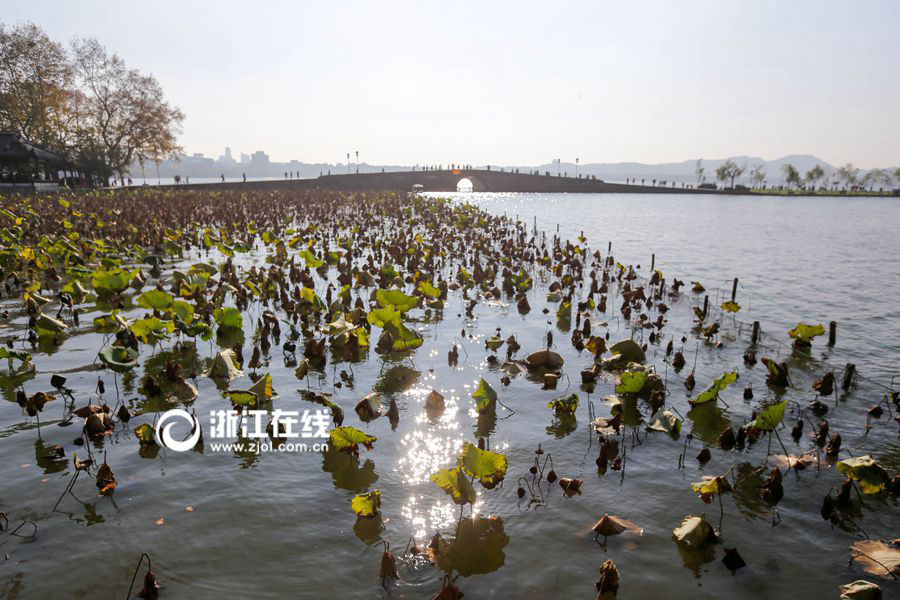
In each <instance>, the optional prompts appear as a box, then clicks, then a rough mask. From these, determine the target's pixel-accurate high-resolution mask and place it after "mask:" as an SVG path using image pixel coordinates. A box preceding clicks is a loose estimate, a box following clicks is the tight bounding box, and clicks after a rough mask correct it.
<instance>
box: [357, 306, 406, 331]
mask: <svg viewBox="0 0 900 600" xmlns="http://www.w3.org/2000/svg"><path fill="white" fill-rule="evenodd" d="M402 318H403V313H401V312H400V311H398V310H397V309H396V308H394V307H393V306H387V307H385V308H376V309H375V310H371V311H369V314H367V315H366V321H368V322H369V325H375V326H376V327H384V326H385V325H387V324H388V323H396V324H399V323H400V321H401V319H402Z"/></svg>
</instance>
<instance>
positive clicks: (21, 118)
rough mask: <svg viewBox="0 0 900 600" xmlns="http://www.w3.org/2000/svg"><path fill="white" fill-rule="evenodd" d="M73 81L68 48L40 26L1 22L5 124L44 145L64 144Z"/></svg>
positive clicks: (0, 97) (0, 96) (0, 108)
mask: <svg viewBox="0 0 900 600" xmlns="http://www.w3.org/2000/svg"><path fill="white" fill-rule="evenodd" d="M72 80H73V77H72V65H71V63H70V61H69V57H68V56H67V54H66V51H65V48H64V47H63V46H62V45H60V44H58V43H56V42H54V41H53V40H51V39H50V38H49V37H47V34H45V33H44V31H43V30H42V29H41V28H40V27H38V26H37V25H35V24H34V23H24V24H22V25H17V26H16V27H14V28H11V29H7V27H6V26H4V25H3V24H0V128H2V129H11V130H15V131H18V132H19V133H21V134H22V135H23V136H24V137H25V138H26V139H28V140H29V141H32V142H35V143H37V144H40V145H42V146H48V147H50V148H55V149H61V148H64V147H65V145H66V143H67V141H68V139H67V138H68V135H69V133H70V128H69V126H70V117H71V114H70V106H69V103H70V99H71V86H72V82H73V81H72Z"/></svg>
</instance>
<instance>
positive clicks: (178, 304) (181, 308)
mask: <svg viewBox="0 0 900 600" xmlns="http://www.w3.org/2000/svg"><path fill="white" fill-rule="evenodd" d="M172 312H174V313H175V315H176V316H177V317H178V318H179V319H181V321H182V322H183V323H185V324H188V323H190V322H191V321H193V320H194V305H193V304H189V303H187V302H185V301H184V300H175V302H173V303H172ZM204 324H205V323H204Z"/></svg>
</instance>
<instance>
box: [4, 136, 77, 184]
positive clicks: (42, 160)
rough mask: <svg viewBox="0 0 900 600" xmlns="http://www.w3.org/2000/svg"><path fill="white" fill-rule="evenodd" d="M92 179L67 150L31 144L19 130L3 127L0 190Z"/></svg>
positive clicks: (75, 182) (73, 182)
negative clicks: (61, 150) (50, 148)
mask: <svg viewBox="0 0 900 600" xmlns="http://www.w3.org/2000/svg"><path fill="white" fill-rule="evenodd" d="M92 180H93V178H92V177H91V175H90V174H88V173H85V172H84V170H83V169H81V168H79V166H78V165H77V164H76V163H75V161H73V160H72V159H71V158H70V157H69V156H68V155H67V154H62V153H59V152H54V151H52V150H48V149H46V148H43V147H41V146H38V145H37V144H32V143H31V142H29V141H28V140H26V139H25V138H24V137H22V135H21V134H19V132H17V131H0V191H2V190H4V189H54V188H57V187H59V186H63V185H65V186H75V185H91V183H92Z"/></svg>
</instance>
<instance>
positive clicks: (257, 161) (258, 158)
mask: <svg viewBox="0 0 900 600" xmlns="http://www.w3.org/2000/svg"><path fill="white" fill-rule="evenodd" d="M250 162H251V163H253V164H254V165H267V164H269V155H268V154H266V153H265V152H263V151H262V150H257V151H256V152H254V153H253V155H252V156H251V157H250Z"/></svg>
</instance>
